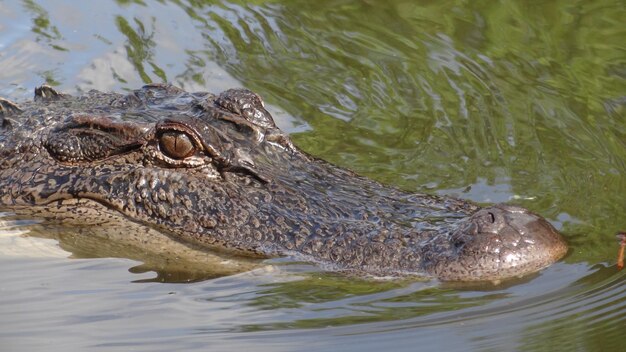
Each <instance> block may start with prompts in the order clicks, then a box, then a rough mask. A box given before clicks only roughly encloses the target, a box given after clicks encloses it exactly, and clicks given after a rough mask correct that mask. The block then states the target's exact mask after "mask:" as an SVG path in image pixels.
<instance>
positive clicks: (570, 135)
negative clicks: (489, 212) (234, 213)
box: [0, 0, 626, 351]
mask: <svg viewBox="0 0 626 352" xmlns="http://www.w3.org/2000/svg"><path fill="white" fill-rule="evenodd" d="M624 18H626V4H625V3H624V2H623V1H576V2H574V1H553V2H545V3H543V2H499V3H496V2H488V1H473V2H468V1H445V2H444V1H385V2H383V1H374V0H370V1H367V0H363V1H246V2H244V1H231V2H226V1H223V2H220V1H148V0H144V1H141V0H138V1H97V2H96V1H92V2H71V1H21V2H20V1H0V68H1V69H0V96H3V97H6V98H10V99H15V100H24V99H28V98H30V96H31V94H32V93H31V92H32V88H33V87H34V86H36V85H39V84H41V83H42V82H48V83H50V84H52V85H55V86H57V87H58V88H59V89H60V90H63V91H65V92H68V93H71V94H79V93H80V92H82V91H86V90H89V89H100V90H115V91H121V90H130V89H135V88H137V87H139V86H141V85H142V84H145V83H150V82H162V81H168V82H172V83H174V84H177V85H179V86H182V87H184V88H186V89H188V90H208V91H220V90H223V89H226V88H228V87H231V86H242V87H247V88H250V89H252V90H254V91H256V92H257V93H259V94H260V95H261V96H262V97H263V98H264V100H265V101H266V102H268V103H269V104H270V108H271V110H272V112H273V113H274V115H275V117H276V119H277V120H278V124H279V126H280V127H281V128H283V129H284V130H286V131H288V132H290V133H291V136H292V138H293V140H294V142H295V143H296V144H297V145H298V146H299V147H300V148H302V149H304V150H306V151H307V152H309V153H311V154H313V155H316V156H318V157H320V158H323V159H326V160H328V161H331V162H333V163H335V164H338V165H341V166H344V167H348V168H351V169H353V170H355V171H357V172H358V173H360V174H363V175H366V176H368V177H371V178H374V179H377V180H379V181H382V182H384V183H387V184H391V185H395V186H397V187H400V188H402V189H405V190H409V191H419V192H427V193H438V194H445V195H453V196H458V197H462V198H466V199H472V200H474V201H477V202H485V203H490V202H508V203H513V204H520V205H522V206H524V207H527V208H529V209H531V210H533V211H535V212H537V213H539V214H541V215H543V216H545V217H546V218H547V219H548V220H550V221H551V222H552V223H553V224H554V225H555V226H556V227H557V228H558V229H559V230H561V231H562V232H563V233H564V236H565V237H566V238H567V240H568V242H569V244H570V247H571V250H570V253H569V254H568V256H567V257H566V258H565V259H564V260H563V261H562V262H561V263H559V264H557V265H555V266H553V267H551V268H549V269H548V270H546V271H544V272H543V273H541V274H539V275H536V276H533V277H530V278H526V279H524V280H522V281H520V282H518V283H513V284H511V285H509V286H506V287H473V288H472V287H458V286H456V287H455V286H452V285H441V284H437V283H433V282H430V283H428V282H427V283H415V282H371V281H363V280H358V279H354V278H346V277H342V276H337V275H331V274H326V273H321V272H319V271H318V270H317V269H315V268H310V267H305V268H301V267H300V266H298V265H297V264H285V265H284V266H286V267H288V268H289V269H287V271H288V272H290V273H291V274H287V275H286V276H287V277H286V278H285V277H284V276H283V275H277V274H266V275H263V276H262V277H263V278H264V279H263V280H257V279H250V278H245V277H244V278H240V277H230V278H229V277H226V278H220V279H214V280H207V281H203V282H200V283H194V284H189V285H172V284H156V283H141V284H130V283H129V282H130V281H141V279H144V278H146V276H145V275H148V276H147V277H149V276H150V275H149V274H150V273H144V274H129V273H126V270H125V269H124V268H128V267H131V266H133V265H135V264H133V263H130V262H129V263H122V264H120V263H119V262H116V261H115V262H110V260H109V261H107V260H106V259H90V260H87V261H86V262H85V261H83V260H74V261H72V260H69V259H66V260H59V259H36V260H35V259H25V258H15V257H4V258H3V257H0V261H1V262H2V263H3V264H1V265H0V268H2V269H1V271H0V275H1V276H0V280H1V282H2V286H4V287H12V288H13V289H12V290H9V291H5V295H4V297H5V298H0V314H1V315H0V316H3V317H7V316H9V315H7V314H9V313H11V315H10V316H11V317H12V319H14V320H15V319H17V320H18V321H19V322H20V323H21V324H16V325H15V326H23V327H24V329H25V330H24V329H23V330H21V331H22V332H23V331H26V332H29V331H30V332H31V334H30V335H33V336H35V337H36V336H40V337H39V340H37V338H35V340H34V342H33V343H32V344H28V343H26V342H24V341H25V340H23V338H24V336H23V335H24V334H23V333H22V334H21V335H20V333H19V332H18V330H17V328H14V329H9V330H5V332H4V333H0V346H2V343H3V342H4V343H7V344H9V346H17V347H18V348H17V349H19V347H20V346H21V347H24V349H26V347H29V348H30V347H33V346H34V347H42V346H46V345H45V344H44V343H43V342H42V341H44V340H46V339H48V340H55V339H57V340H58V341H60V342H62V343H61V344H60V345H59V346H61V347H59V350H60V349H63V346H65V347H68V348H69V349H72V348H73V347H74V348H76V347H77V346H79V347H80V348H87V347H89V348H100V349H101V350H111V349H115V348H117V349H119V350H125V349H126V348H128V347H129V346H133V348H137V349H138V350H159V349H164V350H165V349H168V348H172V346H177V347H182V348H183V349H189V350H199V349H205V348H206V347H207V346H209V347H210V346H213V347H215V348H218V349H219V348H221V349H233V348H237V347H242V346H243V347H245V348H250V346H253V347H254V348H258V349H261V350H264V349H265V350H313V349H317V350H319V349H335V348H338V346H340V347H341V348H342V349H344V350H355V351H356V350H380V349H387V350H411V349H413V348H415V347H416V346H424V347H425V348H426V349H434V348H437V349H439V348H441V349H451V350H458V349H474V350H502V349H515V350H554V349H577V350H611V349H612V350H617V349H619V348H623V346H624V343H623V326H624V325H625V324H624V323H625V322H626V309H625V308H626V288H625V286H624V278H625V277H626V276H625V275H624V273H623V272H618V271H617V270H616V268H615V265H614V264H615V260H616V257H617V248H618V246H617V240H616V239H615V233H616V232H617V231H619V230H625V229H626V216H625V214H626V112H625V106H626V44H625V43H626V41H625V40H624V38H626V24H625V23H626V22H624ZM83 256H84V255H83ZM41 261H44V262H46V263H48V261H49V263H51V264H50V265H43V264H41V263H42V262H41ZM90 263H92V264H90ZM301 271H304V274H301V273H300V272H301ZM135 272H136V270H135ZM75 273H82V276H81V275H77V274H75ZM24 277H26V278H27V280H23V278H24ZM85 277H87V278H89V280H93V281H94V282H97V283H98V282H99V283H100V284H97V283H91V284H87V283H86V282H85V280H86V279H84V278H85ZM55 278H58V280H56V279H55ZM81 278H83V279H81ZM61 279H63V280H64V281H63V285H67V287H65V286H63V285H61V283H60V281H59V280H61ZM41 282H46V283H47V285H50V286H51V287H54V289H53V290H52V291H51V292H49V293H51V295H47V296H44V297H45V298H44V297H42V296H41V295H42V294H43V293H37V292H36V290H35V288H36V287H38V285H40V284H41ZM85 285H87V286H89V285H95V287H92V290H93V291H89V292H91V293H90V294H83V295H80V294H77V293H76V292H84V291H81V290H85V288H84V286H85ZM17 288H21V289H22V290H21V291H20V290H17ZM99 290H103V291H102V292H104V291H106V292H108V293H107V294H104V293H102V294H100V295H99V294H97V292H101V291H99ZM24 291H26V292H27V294H24ZM93 292H96V293H93ZM170 292H175V293H176V294H174V295H168V293H170ZM11 293H12V294H11ZM72 295H78V296H80V298H79V299H78V303H76V304H71V303H70V302H72V300H71V299H69V298H68V297H69V296H72ZM137 295H139V296H141V297H143V298H144V299H145V300H144V301H142V304H143V305H141V304H140V305H136V304H135V302H136V301H134V299H135V298H133V297H137ZM18 297H20V298H18ZM72 297H75V296H72ZM163 297H167V298H163ZM46 299H47V300H48V303H47V304H50V305H51V304H53V303H55V302H56V303H55V304H54V307H55V308H56V309H53V308H52V307H51V306H45V307H43V306H42V307H40V308H41V309H42V310H43V311H47V312H48V315H47V316H48V317H52V318H47V319H42V318H41V316H40V315H37V314H36V311H35V308H24V307H26V301H27V300H30V301H31V302H32V300H37V301H39V302H42V301H44V302H45V301H46ZM3 301H4V302H3ZM95 301H97V302H99V304H98V305H93V302H95ZM51 302H52V303H51ZM146 302H147V303H146ZM151 303H154V305H153V306H152V305H151ZM157 303H162V304H163V305H164V307H165V308H163V310H164V311H165V313H163V314H165V317H167V319H166V321H162V320H161V319H159V318H158V317H159V315H158V314H157V311H152V310H151V309H156V307H157V306H158V304H157ZM43 304H46V303H40V305H43ZM146 305H147V306H146ZM15 307H22V308H20V309H17V308H15ZM105 312H109V313H105ZM124 312H130V313H128V314H124ZM2 313H4V314H2ZM96 313H97V314H96ZM107 314H108V315H107ZM93 316H104V317H108V318H106V319H105V318H103V319H105V320H107V321H109V325H107V324H104V325H102V324H101V325H95V324H93V323H90V324H91V325H90V324H85V325H80V326H79V327H78V326H74V325H72V322H74V323H76V322H81V323H82V322H91V321H92V320H90V319H91V318H90V317H93ZM131 316H132V318H130V317H131ZM68 317H70V318H72V319H73V320H72V319H69V318H68ZM55 319H56V320H55ZM68 319H69V320H68ZM94 319H95V318H94ZM9 321H10V320H8V319H5V318H0V323H3V324H8V323H9ZM35 321H36V322H37V324H35V326H41V330H37V328H30V330H29V328H28V327H29V326H31V327H32V326H33V324H34V322H35ZM55 321H57V322H58V321H61V322H65V323H66V324H69V326H73V327H74V328H76V329H78V330H80V331H83V332H85V333H86V336H87V337H81V338H80V339H78V338H72V337H71V336H69V335H68V334H67V333H63V332H58V333H55V334H54V335H49V334H46V333H43V332H42V331H44V330H45V327H46V326H49V325H54V322H55ZM68 321H69V322H70V323H68ZM113 323H115V325H114V324H113ZM139 323H141V324H142V329H140V330H137V326H138V325H139ZM97 329H101V330H97ZM95 331H99V333H95ZM31 338H32V336H31ZM103 341H108V342H107V343H105V342H103ZM37 343H40V344H37ZM211 343H213V344H211Z"/></svg>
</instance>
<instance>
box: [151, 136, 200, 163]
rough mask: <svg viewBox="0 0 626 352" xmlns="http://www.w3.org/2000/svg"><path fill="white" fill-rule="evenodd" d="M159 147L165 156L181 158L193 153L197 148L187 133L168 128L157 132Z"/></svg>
mask: <svg viewBox="0 0 626 352" xmlns="http://www.w3.org/2000/svg"><path fill="white" fill-rule="evenodd" d="M159 149H160V150H161V152H162V153H163V154H165V155H166V156H167V157H169V158H172V159H176V160H181V159H185V158H187V157H189V156H191V155H193V154H194V153H195V152H196V149H197V148H196V146H195V144H194V142H193V138H192V137H191V136H190V135H189V134H187V133H185V132H181V131H176V130H169V131H163V132H161V133H160V134H159Z"/></svg>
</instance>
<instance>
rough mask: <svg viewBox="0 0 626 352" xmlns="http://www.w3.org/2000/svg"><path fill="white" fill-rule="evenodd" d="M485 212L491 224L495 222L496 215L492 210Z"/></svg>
mask: <svg viewBox="0 0 626 352" xmlns="http://www.w3.org/2000/svg"><path fill="white" fill-rule="evenodd" d="M487 214H489V220H490V221H491V223H492V224H493V223H494V222H496V216H495V215H494V214H493V213H492V212H488V213H487Z"/></svg>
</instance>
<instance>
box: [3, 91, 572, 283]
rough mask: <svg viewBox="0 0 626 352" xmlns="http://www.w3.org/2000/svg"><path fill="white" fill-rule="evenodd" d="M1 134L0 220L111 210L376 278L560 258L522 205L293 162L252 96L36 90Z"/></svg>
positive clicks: (301, 159) (13, 108)
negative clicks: (0, 214) (483, 201)
mask: <svg viewBox="0 0 626 352" xmlns="http://www.w3.org/2000/svg"><path fill="white" fill-rule="evenodd" d="M0 126H1V127H0V210H5V211H11V210H21V211H24V209H26V210H28V209H33V211H35V209H38V210H37V211H38V212H39V213H38V214H42V213H41V209H46V210H47V212H45V213H46V214H52V216H53V217H55V218H57V219H60V221H63V219H64V218H65V217H68V218H69V217H72V216H73V217H74V218H76V217H78V219H79V220H80V219H81V216H82V215H81V214H90V215H89V216H85V221H87V220H86V219H87V218H89V219H92V220H93V219H96V220H98V218H102V219H101V220H103V221H104V220H105V219H104V218H107V217H109V216H111V213H117V214H119V215H121V216H120V217H119V218H120V219H122V220H120V221H122V224H121V225H120V227H119V228H120V231H121V232H122V235H123V227H124V226H125V225H124V222H126V223H128V224H129V226H130V225H131V224H134V225H139V226H143V227H145V228H147V229H151V230H156V231H158V232H160V233H164V234H166V236H168V237H170V238H172V239H174V240H176V241H178V242H180V243H183V244H186V245H190V246H196V247H199V248H203V249H204V250H206V251H207V252H219V253H226V254H227V255H229V256H230V255H232V256H247V257H258V258H272V257H282V256H289V257H292V258H295V259H297V260H303V261H306V262H310V263H315V264H316V265H319V266H320V267H321V268H324V269H327V270H335V271H341V272H349V273H355V274H357V275H364V276H375V277H381V276H383V277H384V276H391V277H399V276H401V277H405V276H411V275H414V276H421V277H431V278H437V279H439V280H441V281H495V282H499V281H501V280H505V279H509V278H516V277H522V276H525V275H527V274H530V273H535V272H537V271H539V270H541V269H543V268H545V267H547V266H549V265H550V264H552V263H554V262H555V261H557V260H559V259H560V258H562V257H563V256H564V255H565V253H566V252H567V245H566V242H565V241H564V240H563V238H562V236H561V235H560V234H559V233H558V231H557V230H555V228H554V227H553V226H552V225H551V224H550V223H549V222H548V221H547V220H545V219H544V218H542V217H541V216H539V215H536V214H534V213H532V212H530V211H529V210H527V209H524V208H521V207H518V206H514V205H506V204H496V205H491V206H487V207H481V206H479V205H477V204H475V203H472V202H470V201H466V200H461V199H456V198H452V197H446V196H435V195H428V194H415V193H408V192H405V191H402V190H399V189H397V188H394V187H389V186H385V185H382V184H381V183H379V182H377V181H374V180H371V179H368V178H365V177H362V176H359V175H357V174H355V173H354V172H352V171H350V170H347V169H344V168H340V167H337V166H334V165H332V164H330V163H328V162H325V161H323V160H319V159H317V158H315V157H313V156H311V155H309V154H307V153H305V152H303V151H301V150H300V149H298V148H297V147H296V146H294V144H293V143H292V141H291V139H290V138H289V136H288V135H286V134H285V133H284V132H282V131H281V130H280V129H279V128H278V127H277V126H276V124H275V122H274V120H273V118H272V116H271V115H270V113H269V112H268V111H267V110H266V109H265V107H264V103H263V101H262V99H261V98H260V96H259V95H257V94H255V93H253V92H252V91H249V90H246V89H230V90H227V91H224V92H222V93H220V94H217V95H216V94H211V93H207V92H196V93H190V92H186V91H184V90H183V89H181V88H177V87H175V86H173V85H169V84H151V85H147V86H145V87H143V88H141V89H138V90H134V91H132V92H130V93H129V94H118V93H103V92H99V91H95V90H92V91H89V92H86V93H84V94H83V95H82V96H78V97H74V96H70V95H68V94H63V93H60V92H58V91H56V90H55V89H53V88H52V87H50V86H47V85H44V86H41V87H38V88H37V89H35V96H34V100H33V101H29V102H24V103H21V104H19V105H18V104H16V103H13V102H11V101H9V100H6V99H1V100H0ZM116 221H117V220H116Z"/></svg>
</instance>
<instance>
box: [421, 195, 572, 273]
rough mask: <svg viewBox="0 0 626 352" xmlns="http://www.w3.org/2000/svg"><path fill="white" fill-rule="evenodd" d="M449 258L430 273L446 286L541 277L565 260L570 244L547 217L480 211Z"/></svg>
mask: <svg viewBox="0 0 626 352" xmlns="http://www.w3.org/2000/svg"><path fill="white" fill-rule="evenodd" d="M450 247H451V248H452V250H451V251H450V252H449V253H448V254H447V255H448V257H447V258H445V259H443V260H441V257H440V258H438V259H439V260H438V261H434V262H435V263H436V264H434V265H433V267H432V268H429V271H431V272H432V273H433V274H434V275H435V276H437V277H438V278H439V279H441V280H444V281H500V280H504V279H508V278H513V277H520V276H523V275H526V274H529V273H533V272H536V271H538V270H540V269H543V268H545V267H547V266H548V265H550V264H552V263H554V262H555V261H557V260H559V259H560V258H562V257H563V256H564V255H565V253H566V252H567V244H566V243H565V241H564V240H563V238H562V237H561V235H560V234H559V233H558V232H557V230H556V229H554V227H553V226H552V225H551V224H550V223H549V222H548V221H546V220H545V219H543V218H542V217H540V216H538V215H536V214H533V213H531V212H530V211H528V210H526V209H524V208H520V207H515V206H509V205H502V204H500V205H496V206H493V207H490V208H485V209H481V210H480V211H478V212H476V213H475V214H474V215H472V216H471V217H470V218H469V219H468V220H467V221H466V222H465V223H463V224H462V225H461V226H460V227H459V228H458V229H457V230H456V231H455V232H454V233H453V234H452V238H451V246H450Z"/></svg>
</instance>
